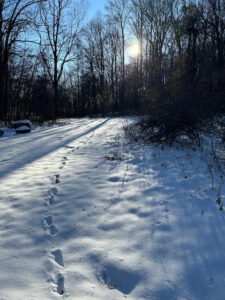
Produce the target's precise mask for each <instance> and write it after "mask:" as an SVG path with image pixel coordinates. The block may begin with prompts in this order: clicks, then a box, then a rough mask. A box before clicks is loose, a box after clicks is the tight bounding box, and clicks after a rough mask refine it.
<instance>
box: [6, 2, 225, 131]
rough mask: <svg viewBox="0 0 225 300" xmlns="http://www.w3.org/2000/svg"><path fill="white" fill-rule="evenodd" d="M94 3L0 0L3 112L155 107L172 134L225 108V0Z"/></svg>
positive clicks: (38, 114)
mask: <svg viewBox="0 0 225 300" xmlns="http://www.w3.org/2000/svg"><path fill="white" fill-rule="evenodd" d="M86 11H87V3H86V2H85V1H84V0H83V1H80V2H76V3H75V2H74V1H72V0H0V120H2V121H9V120H12V119H19V118H30V119H35V120H39V121H44V120H50V119H56V118H59V117H75V116H85V115H93V116H94V115H98V114H102V115H106V114H109V113H110V114H128V113H129V114H130V113H134V114H149V115H151V118H150V119H149V121H148V123H147V124H146V126H148V127H153V126H158V127H160V128H161V129H163V131H164V134H166V131H167V130H169V131H173V130H174V128H180V129H181V130H182V129H183V128H184V127H185V126H189V125H191V126H195V124H196V121H198V120H200V119H205V118H207V117H209V116H212V115H215V114H223V113H224V110H225V105H224V96H225V76H224V75H225V74H224V73H225V63H224V62H225V50H224V49H225V48H224V41H225V1H224V0H199V1H197V0H196V1H194V0H193V1H191V0H108V1H107V5H106V7H105V13H104V14H101V13H98V14H97V15H96V16H95V17H94V18H93V19H92V20H90V21H86V19H85V13H86ZM133 40H136V41H137V42H138V44H139V47H140V53H139V54H138V55H137V56H136V57H129V54H127V48H128V46H129V44H131V43H132V41H133Z"/></svg>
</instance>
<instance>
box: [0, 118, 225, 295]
mask: <svg viewBox="0 0 225 300" xmlns="http://www.w3.org/2000/svg"><path fill="white" fill-rule="evenodd" d="M123 125H124V120H123V119H119V118H117V119H111V118H108V119H100V118H99V119H88V118H84V119H77V120H70V121H69V122H68V124H65V125H63V126H54V127H50V128H47V127H46V128H37V129H35V130H33V131H32V132H31V133H29V134H27V135H10V134H8V135H7V134H6V136H5V137H4V136H3V137H1V138H0V300H24V299H26V300H32V299H38V300H46V299H59V298H62V299H71V300H81V299H84V300H89V299H98V300H105V299H108V300H117V299H118V300H119V299H124V298H127V299H131V300H143V299H144V300H186V299H187V300H190V299H192V300H224V299H225V218H224V211H220V210H219V206H218V204H216V200H217V198H218V195H219V193H220V188H221V192H223V178H222V177H221V178H220V177H219V176H218V178H217V177H216V176H215V174H214V175H213V182H212V177H211V174H212V173H211V171H210V170H211V169H210V166H211V165H210V164H208V163H207V160H204V157H203V156H202V154H201V153H200V152H198V151H196V152H192V153H191V152H190V151H188V150H183V151H181V150H180V151H178V150H175V149H174V148H164V149H159V148H156V147H154V146H151V145H141V144H137V143H132V142H131V141H129V140H127V139H125V138H124V137H123V136H122V134H123V133H122V127H123ZM202 158H203V159H202ZM212 183H213V187H214V189H212ZM222 200H223V198H222Z"/></svg>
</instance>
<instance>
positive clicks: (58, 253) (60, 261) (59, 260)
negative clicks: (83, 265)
mask: <svg viewBox="0 0 225 300" xmlns="http://www.w3.org/2000/svg"><path fill="white" fill-rule="evenodd" d="M51 254H52V255H53V256H54V259H55V262H56V263H57V264H58V265H60V266H61V267H64V262H63V255H62V251H61V250H59V249H57V250H54V251H52V252H51Z"/></svg>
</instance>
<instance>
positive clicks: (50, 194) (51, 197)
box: [48, 187, 58, 205]
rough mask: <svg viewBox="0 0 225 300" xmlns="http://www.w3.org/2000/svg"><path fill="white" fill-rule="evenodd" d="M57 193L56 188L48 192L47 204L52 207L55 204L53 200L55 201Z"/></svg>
mask: <svg viewBox="0 0 225 300" xmlns="http://www.w3.org/2000/svg"><path fill="white" fill-rule="evenodd" d="M57 193H58V190H57V188H55V187H54V188H51V189H50V190H49V192H48V204H49V205H52V204H54V203H55V201H54V199H55V196H56V195H57Z"/></svg>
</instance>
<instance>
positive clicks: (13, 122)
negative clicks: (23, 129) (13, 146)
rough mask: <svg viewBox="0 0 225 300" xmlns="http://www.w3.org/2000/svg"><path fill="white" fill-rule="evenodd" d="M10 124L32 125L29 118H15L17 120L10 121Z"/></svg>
mask: <svg viewBox="0 0 225 300" xmlns="http://www.w3.org/2000/svg"><path fill="white" fill-rule="evenodd" d="M10 123H11V124H12V125H17V124H23V125H25V124H27V126H28V127H31V126H32V123H31V121H30V120H17V121H11V122H10Z"/></svg>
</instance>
